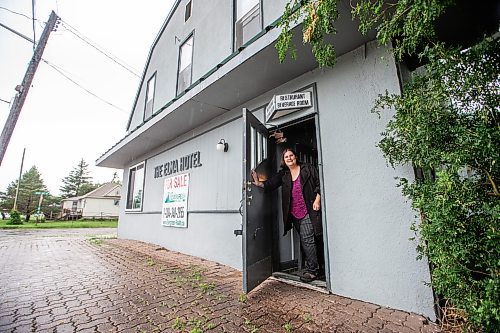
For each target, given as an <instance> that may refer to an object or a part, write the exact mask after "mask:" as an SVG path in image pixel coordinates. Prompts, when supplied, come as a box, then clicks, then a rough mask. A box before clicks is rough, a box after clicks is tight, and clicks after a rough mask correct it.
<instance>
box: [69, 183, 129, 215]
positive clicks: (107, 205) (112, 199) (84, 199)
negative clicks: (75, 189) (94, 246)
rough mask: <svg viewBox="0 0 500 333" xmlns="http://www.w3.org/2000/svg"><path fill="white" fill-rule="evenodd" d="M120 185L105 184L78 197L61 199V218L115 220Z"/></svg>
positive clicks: (117, 210)
mask: <svg viewBox="0 0 500 333" xmlns="http://www.w3.org/2000/svg"><path fill="white" fill-rule="evenodd" d="M120 196H121V184H118V183H114V182H111V183H105V184H103V185H102V186H100V187H98V188H96V189H95V190H93V191H91V192H89V193H87V194H84V195H82V196H79V197H73V198H67V199H63V200H62V202H61V204H62V216H63V218H99V219H110V218H117V217H118V215H119V212H120Z"/></svg>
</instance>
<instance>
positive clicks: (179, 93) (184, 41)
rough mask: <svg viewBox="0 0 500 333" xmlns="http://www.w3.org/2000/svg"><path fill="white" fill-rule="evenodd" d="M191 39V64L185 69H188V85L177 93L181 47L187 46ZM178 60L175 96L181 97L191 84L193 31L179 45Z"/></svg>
mask: <svg viewBox="0 0 500 333" xmlns="http://www.w3.org/2000/svg"><path fill="white" fill-rule="evenodd" d="M190 39H192V42H191V43H192V44H193V45H192V46H191V62H190V64H189V65H188V66H186V67H185V68H187V67H190V68H189V84H188V85H187V86H186V87H185V88H184V90H182V91H179V79H180V74H181V72H182V71H181V60H182V59H181V58H182V47H183V46H184V45H186V44H187V42H188V41H189V40H190ZM178 50H179V51H178V56H177V58H178V60H177V80H176V86H175V92H176V96H179V95H182V94H183V93H184V92H186V91H187V88H189V87H190V86H191V85H192V84H193V60H194V59H193V58H194V31H193V32H191V33H190V34H189V35H188V36H187V37H186V38H185V39H184V40H183V41H182V43H181V44H180V46H179V49H178Z"/></svg>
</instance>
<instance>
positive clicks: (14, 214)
mask: <svg viewBox="0 0 500 333" xmlns="http://www.w3.org/2000/svg"><path fill="white" fill-rule="evenodd" d="M7 224H9V225H20V224H23V221H21V214H19V212H18V211H17V210H15V209H13V210H12V211H11V212H10V221H9V222H7Z"/></svg>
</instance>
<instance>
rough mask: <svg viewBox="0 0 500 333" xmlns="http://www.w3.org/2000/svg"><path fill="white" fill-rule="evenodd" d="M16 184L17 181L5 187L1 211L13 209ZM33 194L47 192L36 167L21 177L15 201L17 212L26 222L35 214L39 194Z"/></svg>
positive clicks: (0, 203)
mask: <svg viewBox="0 0 500 333" xmlns="http://www.w3.org/2000/svg"><path fill="white" fill-rule="evenodd" d="M17 182H18V181H17V180H15V181H13V182H11V183H10V184H9V186H7V190H6V191H5V194H4V195H3V196H2V200H1V202H0V206H1V208H2V209H4V210H8V211H10V210H11V209H13V208H14V200H15V197H16V189H17ZM35 192H47V187H46V186H45V184H44V182H43V179H42V176H41V174H40V172H39V171H38V169H37V168H36V166H32V167H31V169H29V170H28V171H26V172H25V173H24V174H23V175H22V176H21V183H20V186H19V194H18V199H17V210H18V211H19V212H20V213H22V214H24V215H25V216H26V221H28V220H29V218H30V215H31V214H33V213H35V212H36V210H37V209H38V201H39V198H40V194H35Z"/></svg>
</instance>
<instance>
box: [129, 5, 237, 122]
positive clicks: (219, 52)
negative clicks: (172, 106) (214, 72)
mask: <svg viewBox="0 0 500 333" xmlns="http://www.w3.org/2000/svg"><path fill="white" fill-rule="evenodd" d="M186 3H187V1H186V0H182V1H180V3H179V4H178V6H177V8H176V9H175V11H174V12H173V14H172V16H171V18H170V20H169V21H168V23H167V25H166V26H165V29H164V30H163V32H161V35H160V36H159V37H158V40H157V43H156V45H154V46H153V49H152V52H151V56H150V59H149V63H148V65H147V68H146V71H145V74H144V81H143V83H142V86H141V87H140V91H139V93H138V98H137V103H136V106H135V108H134V111H133V115H132V119H131V122H130V127H129V130H133V129H134V128H136V127H137V126H138V125H140V124H142V123H143V115H144V104H145V98H146V90H147V82H148V80H149V79H150V78H151V76H152V75H153V74H154V73H155V72H156V89H155V96H154V107H153V112H156V111H157V110H159V109H160V108H161V107H162V106H164V105H165V104H167V103H168V102H169V101H171V100H172V99H173V98H175V96H176V95H177V93H176V87H177V73H178V61H179V48H180V46H181V44H182V43H183V42H184V41H185V40H186V39H187V38H188V37H189V36H190V35H191V34H192V33H193V34H194V39H193V59H192V78H191V82H192V83H194V82H196V81H197V80H198V79H199V78H200V77H201V76H203V75H205V74H206V73H208V72H209V71H210V70H211V69H212V68H213V67H215V66H216V65H217V64H218V63H219V62H220V61H222V60H223V59H225V58H226V57H228V56H229V55H231V53H232V38H233V37H232V19H233V5H232V3H231V2H228V1H227V0H211V1H193V3H192V6H193V7H192V16H191V17H190V18H189V19H188V20H187V21H186V22H184V10H185V5H186ZM207 50H209V52H207Z"/></svg>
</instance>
